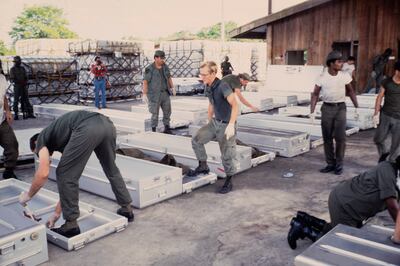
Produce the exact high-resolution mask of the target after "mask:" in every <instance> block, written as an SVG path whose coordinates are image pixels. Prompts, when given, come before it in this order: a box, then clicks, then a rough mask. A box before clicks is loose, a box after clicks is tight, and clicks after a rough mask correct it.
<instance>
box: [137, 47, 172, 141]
mask: <svg viewBox="0 0 400 266" xmlns="http://www.w3.org/2000/svg"><path fill="white" fill-rule="evenodd" d="M171 95H174V96H175V95H176V91H175V88H174V84H173V83H172V78H171V73H170V71H169V68H168V66H167V65H166V64H165V53H164V51H161V50H157V51H156V52H155V53H154V63H153V64H151V65H149V66H148V67H146V69H145V71H144V78H143V96H142V99H143V101H144V102H145V103H146V104H148V106H149V112H150V113H151V129H152V131H153V132H155V131H156V128H157V125H158V113H159V111H160V107H161V109H162V111H163V123H164V133H167V134H171V129H170V125H169V123H170V120H171V99H170V96H171Z"/></svg>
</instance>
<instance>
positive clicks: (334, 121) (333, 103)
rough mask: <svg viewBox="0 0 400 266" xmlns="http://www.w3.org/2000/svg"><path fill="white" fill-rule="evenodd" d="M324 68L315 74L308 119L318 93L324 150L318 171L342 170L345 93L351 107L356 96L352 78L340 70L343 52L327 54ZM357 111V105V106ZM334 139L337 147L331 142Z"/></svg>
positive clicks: (344, 146) (355, 104)
mask: <svg viewBox="0 0 400 266" xmlns="http://www.w3.org/2000/svg"><path fill="white" fill-rule="evenodd" d="M326 66H327V67H328V70H327V71H324V73H322V74H321V76H319V77H318V79H317V81H316V84H315V88H314V92H313V93H312V96H311V115H310V117H311V119H313V120H314V117H315V115H314V110H315V106H316V104H317V101H318V99H319V97H320V96H321V99H322V101H323V102H324V104H323V105H322V107H321V128H322V137H323V140H324V152H325V159H326V162H327V166H326V167H324V168H322V169H321V170H320V172H321V173H329V172H335V174H336V175H340V174H342V173H343V158H344V152H345V148H346V103H345V101H346V95H348V96H349V97H350V98H351V101H352V102H353V104H354V107H356V108H358V103H357V97H356V94H355V92H354V90H353V88H352V86H351V81H352V78H351V76H350V75H349V74H348V73H345V72H343V71H340V70H341V69H342V67H343V60H342V54H341V53H340V52H338V51H332V52H330V53H329V54H328V56H327V58H326ZM356 113H357V109H356ZM333 139H335V143H336V147H334V145H333Z"/></svg>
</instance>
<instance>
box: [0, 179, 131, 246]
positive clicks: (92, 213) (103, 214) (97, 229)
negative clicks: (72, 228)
mask: <svg viewBox="0 0 400 266" xmlns="http://www.w3.org/2000/svg"><path fill="white" fill-rule="evenodd" d="M29 188H30V184H28V183H25V182H22V181H19V180H16V179H7V180H3V181H0V207H1V206H2V207H5V208H6V209H9V210H10V211H11V210H12V211H14V212H15V213H17V214H18V215H16V219H14V220H13V221H12V225H13V226H14V223H15V224H16V223H19V222H20V220H26V219H28V218H26V217H25V216H24V214H23V211H24V208H23V207H22V206H21V205H20V203H19V202H18V197H19V195H20V194H21V192H23V191H28V190H29ZM58 199H59V196H58V194H57V193H55V192H52V191H49V190H47V189H44V188H42V189H41V190H40V191H39V192H38V193H37V194H36V195H35V197H33V198H32V200H30V201H29V202H28V206H29V209H30V210H31V211H32V212H33V214H34V215H35V216H36V217H37V218H40V219H41V220H40V221H39V222H37V224H42V225H44V224H45V223H46V221H47V219H48V218H49V217H50V216H51V215H52V213H53V212H54V210H55V207H56V205H57V202H58ZM79 209H80V217H79V218H78V224H79V227H80V229H81V234H79V235H77V236H74V237H71V238H66V237H64V236H61V235H59V234H56V233H55V232H53V231H51V230H50V229H47V231H46V232H47V239H48V241H50V242H52V243H53V244H55V245H57V246H59V247H61V248H63V249H66V250H77V249H80V248H82V247H84V246H85V245H86V244H87V243H90V242H93V241H95V240H97V239H99V238H101V237H104V236H106V235H109V234H112V233H115V232H120V231H122V230H124V229H125V228H126V226H127V225H128V221H127V219H126V218H125V217H123V216H120V215H117V214H115V213H112V212H110V211H106V210H103V209H101V208H98V207H95V206H93V205H90V204H86V203H82V202H81V203H79ZM64 222H65V221H64V219H63V218H62V217H61V218H60V219H59V220H58V221H57V223H56V225H55V227H59V226H61V225H62V224H64ZM35 223H36V222H35Z"/></svg>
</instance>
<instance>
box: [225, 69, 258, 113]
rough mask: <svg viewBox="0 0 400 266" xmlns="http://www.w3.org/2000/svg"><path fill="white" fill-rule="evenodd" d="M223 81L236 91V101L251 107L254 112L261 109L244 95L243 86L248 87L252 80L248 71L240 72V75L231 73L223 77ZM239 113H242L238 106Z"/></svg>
mask: <svg viewBox="0 0 400 266" xmlns="http://www.w3.org/2000/svg"><path fill="white" fill-rule="evenodd" d="M222 81H225V82H226V83H228V85H229V87H230V88H231V89H232V91H233V92H234V93H235V97H236V102H237V103H238V104H239V103H240V102H241V103H243V104H244V105H246V106H247V107H249V108H250V109H251V110H252V111H253V112H259V111H260V110H259V109H258V108H257V107H255V106H254V105H252V104H251V103H249V102H248V101H247V100H246V99H245V98H244V97H243V95H242V92H241V87H242V86H243V87H246V86H247V84H248V83H249V81H250V75H249V74H247V73H240V74H239V75H233V74H229V75H226V76H224V77H223V78H222ZM238 110H239V114H240V113H241V108H240V107H239V108H238Z"/></svg>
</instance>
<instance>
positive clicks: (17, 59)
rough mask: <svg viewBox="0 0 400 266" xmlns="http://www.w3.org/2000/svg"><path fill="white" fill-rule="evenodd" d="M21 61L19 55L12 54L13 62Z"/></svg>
mask: <svg viewBox="0 0 400 266" xmlns="http://www.w3.org/2000/svg"><path fill="white" fill-rule="evenodd" d="M16 61H21V57H20V56H19V55H17V56H14V59H13V62H16Z"/></svg>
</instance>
